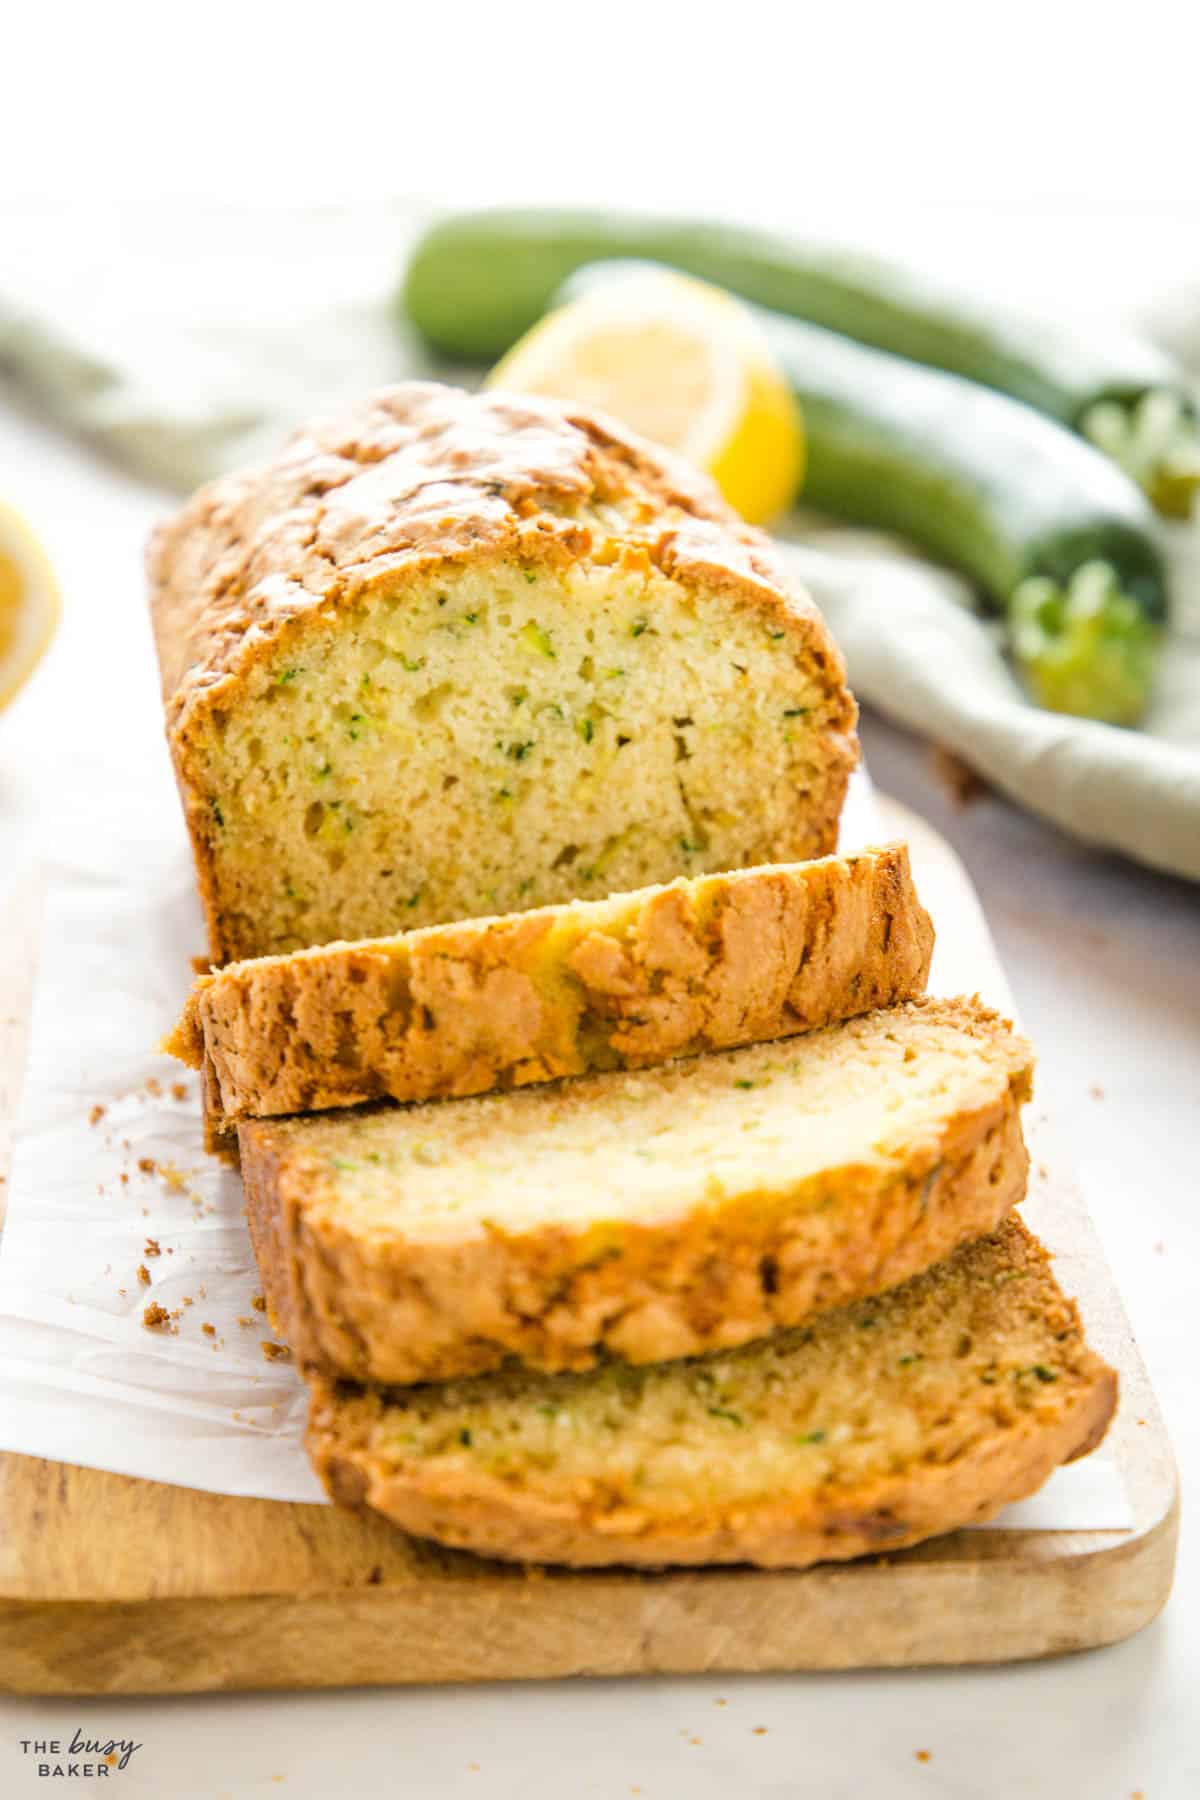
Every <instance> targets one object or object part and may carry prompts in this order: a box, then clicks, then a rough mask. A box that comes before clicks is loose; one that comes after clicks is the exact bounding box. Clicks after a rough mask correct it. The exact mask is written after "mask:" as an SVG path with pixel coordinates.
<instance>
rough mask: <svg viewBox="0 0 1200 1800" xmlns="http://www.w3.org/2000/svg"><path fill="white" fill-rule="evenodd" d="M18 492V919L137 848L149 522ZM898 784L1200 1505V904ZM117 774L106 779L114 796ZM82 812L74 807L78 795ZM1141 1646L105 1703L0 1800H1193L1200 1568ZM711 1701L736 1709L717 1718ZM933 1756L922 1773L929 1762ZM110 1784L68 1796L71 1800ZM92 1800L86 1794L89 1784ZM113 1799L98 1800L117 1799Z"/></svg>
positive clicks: (92, 1705)
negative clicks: (978, 912)
mask: <svg viewBox="0 0 1200 1800" xmlns="http://www.w3.org/2000/svg"><path fill="white" fill-rule="evenodd" d="M0 471H2V476H0V487H2V488H3V491H4V494H5V497H6V498H7V499H9V500H11V501H13V502H15V503H16V504H18V505H20V506H22V507H23V508H24V509H25V510H26V511H27V512H28V513H29V515H30V516H31V518H32V519H33V520H34V522H35V524H36V526H37V527H38V529H39V530H40V531H41V532H42V534H43V535H44V537H45V538H46V540H47V543H48V547H49V548H50V551H51V553H52V555H53V558H54V560H55V562H56V565H57V566H58V568H59V570H60V573H61V577H62V582H63V588H64V600H65V620H64V627H63V631H62V634H61V637H60V640H59V643H58V645H57V646H56V649H55V653H54V656H53V658H52V660H51V661H50V663H49V664H48V665H47V666H46V668H45V669H44V670H43V672H42V674H41V675H40V676H39V678H38V679H37V681H36V682H35V683H34V684H33V685H32V686H31V688H30V689H29V690H28V691H27V693H26V694H25V695H24V696H23V697H22V698H21V700H20V701H19V702H18V703H17V705H16V707H15V708H14V709H13V710H12V711H11V712H10V713H8V714H6V715H4V717H3V718H0V895H2V892H3V888H4V886H5V884H6V883H7V881H8V880H9V879H11V877H12V876H13V874H14V872H15V871H16V869H17V867H18V865H19V862H20V860H21V858H22V857H23V856H25V855H26V854H28V853H29V851H30V849H31V848H32V846H33V845H34V843H35V842H36V840H37V838H38V837H39V834H41V835H43V836H44V837H45V839H46V840H47V841H48V842H50V843H51V844H53V843H54V842H55V841H57V842H59V843H62V842H69V841H71V840H72V839H73V838H75V837H78V836H80V835H85V834H88V833H93V832H97V831H105V832H109V831H118V832H119V831H121V830H122V822H123V821H125V822H126V824H128V822H129V821H130V819H131V817H132V815H133V812H134V811H135V810H136V808H137V805H138V795H139V793H141V792H142V791H144V784H145V782H147V781H161V780H165V779H167V777H166V772H165V765H164V764H162V763H161V762H160V764H159V765H157V766H155V767H151V768H147V767H145V766H140V765H141V764H142V763H143V762H144V759H143V758H142V757H141V753H140V752H137V751H135V750H134V749H132V748H131V744H132V738H131V727H130V721H131V720H132V719H134V718H136V717H137V716H138V715H139V713H141V712H142V711H143V709H144V708H145V707H146V706H149V705H152V704H153V693H154V672H153V667H152V658H151V652H150V646H149V640H148V636H147V633H146V630H145V626H144V622H143V615H142V597H141V575H140V556H141V542H142V538H143V535H144V531H145V528H146V525H147V523H148V522H149V520H150V519H151V518H152V517H153V516H154V514H155V513H156V511H157V510H159V502H158V501H157V500H156V498H155V497H154V496H152V495H148V494H147V493H145V492H144V491H141V490H138V489H135V488H133V487H132V486H131V485H130V484H128V483H126V482H125V481H123V480H122V479H121V478H120V477H118V476H116V475H115V474H113V473H112V472H110V471H108V470H106V469H102V468H99V467H97V466H96V465H94V464H93V463H92V462H91V461H90V460H89V459H88V457H87V456H86V455H85V454H84V453H83V452H82V451H80V450H78V449H75V448H73V447H71V446H69V445H67V444H64V443H63V442H62V441H61V440H60V439H58V438H57V437H56V436H54V435H53V434H52V433H50V432H48V431H45V430H43V429H42V428H40V427H39V426H37V425H36V424H35V423H34V422H33V421H30V420H27V419H24V418H21V417H19V416H16V415H13V414H11V413H9V414H6V413H4V412H3V410H2V409H0ZM865 738H866V744H867V749H868V755H869V757H870V761H871V766H872V769H873V772H874V775H875V778H876V780H877V782H878V783H879V784H880V786H882V787H885V788H890V789H891V790H892V791H893V792H894V793H895V794H897V795H898V796H899V797H900V798H901V799H904V800H906V801H907V802H908V803H909V804H911V805H913V806H915V807H917V808H918V809H919V810H921V811H922V812H924V813H925V814H926V815H927V816H928V817H930V818H931V819H932V820H933V822H934V823H935V824H937V825H938V826H939V828H940V829H941V830H943V831H944V832H945V834H946V836H947V837H948V838H949V839H950V840H951V842H952V843H954V844H955V845H956V847H957V848H958V850H959V851H960V853H961V854H962V855H963V857H964V858H965V860H966V862H967V865H968V867H969V868H970V870H971V872H972V874H973V876H974V878H975V880H976V882H977V883H978V885H979V888H980V890H981V892H982V895H983V898H984V902H985V906H986V908H987V911H988V914H989V917H990V919H991V923H992V926H993V929H994V931H995V933H996V936H997V939H998V942H999V945H1000V949H1001V952H1002V955H1003V957H1004V959H1005V962H1006V964H1007V968H1008V972H1009V975H1010V978H1011V980H1012V984H1013V987H1014V989H1015V991H1016V995H1017V999H1018V1003H1019V1005H1020V1008H1021V1010H1022V1014H1023V1018H1024V1022H1025V1024H1026V1026H1027V1027H1028V1029H1029V1030H1030V1031H1031V1032H1032V1034H1033V1035H1034V1037H1035V1038H1036V1039H1037V1041H1038V1043H1039V1046H1040V1050H1041V1056H1042V1076H1041V1081H1042V1091H1043V1093H1044V1094H1046V1095H1047V1096H1048V1097H1049V1098H1050V1099H1051V1102H1052V1106H1053V1109H1054V1111H1055V1112H1056V1114H1057V1117H1058V1120H1059V1123H1060V1127H1061V1128H1062V1130H1063V1134H1064V1136H1065V1138H1066V1139H1067V1142H1068V1144H1069V1145H1070V1146H1072V1148H1073V1153H1074V1156H1075V1158H1076V1161H1077V1165H1078V1169H1079V1173H1080V1175H1081V1177H1082V1181H1083V1184H1084V1187H1085V1190H1086V1193H1087V1196H1088V1199H1089V1201H1090V1204H1091V1207H1092V1209H1093V1212H1094V1214H1095V1217H1096V1220H1097V1222H1098V1225H1099V1227H1100V1230H1101V1233H1102V1235H1103V1238H1104V1241H1105V1244H1106V1247H1107V1250H1108V1253H1109V1257H1110V1260H1111V1262H1112V1264H1113V1266H1114V1268H1115V1269H1116V1271H1117V1274H1118V1279H1119V1282H1120V1284H1121V1286H1122V1289H1123V1291H1124V1294H1125V1298H1126V1301H1127V1304H1128V1308H1129V1311H1130V1314H1131V1316H1132V1319H1133V1322H1134V1327H1135V1330H1136V1332H1137V1334H1138V1336H1139V1338H1140V1341H1141V1345H1142V1349H1143V1352H1144V1354H1145V1357H1146V1361H1147V1363H1148V1365H1149V1367H1150V1370H1151V1374H1152V1376H1153V1379H1154V1381H1155V1384H1156V1386H1157V1388H1158V1392H1159V1395H1160V1397H1161V1399H1162V1402H1163V1405H1164V1408H1165V1411H1166V1415H1167V1420H1168V1424H1169V1426H1170V1429H1171V1431H1172V1433H1173V1436H1174V1440H1175V1445H1176V1450H1177V1453H1178V1457H1179V1461H1180V1465H1181V1469H1182V1474H1183V1483H1184V1491H1185V1495H1186V1493H1187V1492H1188V1490H1189V1489H1191V1490H1194V1489H1195V1488H1196V1487H1197V1486H1200V1404H1198V1403H1197V1399H1196V1387H1195V1378H1194V1366H1195V1351H1194V1344H1193V1341H1192V1339H1191V1327H1192V1323H1193V1319H1194V1315H1195V1311H1196V1299H1195V1294H1196V1271H1197V1269H1198V1268H1200V1214H1198V1207H1197V1201H1198V1200H1200V1192H1198V1183H1197V1170H1198V1169H1200V1104H1198V1095H1200V892H1197V891H1196V890H1194V889H1189V888H1186V887H1185V886H1183V885H1182V884H1177V883H1173V882H1171V881H1168V880H1165V879H1163V878H1161V877H1156V876H1152V875H1149V874H1146V873H1143V872H1141V871H1139V870H1137V869H1135V868H1133V867H1131V866H1129V865H1125V864H1122V863H1119V862H1116V861H1113V860H1111V859H1108V858H1105V857H1100V856H1096V855H1093V854H1092V853H1090V852H1088V851H1087V850H1085V849H1082V848H1080V847H1079V846H1076V845H1072V844H1070V843H1068V842H1067V841H1065V840H1064V839H1062V838H1060V837H1057V836H1055V835H1054V834H1052V833H1051V832H1050V831H1048V830H1047V829H1045V828H1043V827H1042V826H1040V825H1038V824H1037V823H1035V822H1034V821H1032V820H1030V819H1028V818H1025V817H1022V816H1020V815H1018V814H1016V813H1015V812H1014V811H1013V810H1012V809H1010V808H1009V807H1008V806H1006V805H1004V804H1002V803H1000V802H998V801H993V800H991V799H984V800H981V801H979V802H977V803H976V804H975V805H973V806H972V807H970V808H969V809H968V810H966V811H962V812H958V811H955V810H954V808H953V807H952V805H951V804H950V802H949V801H948V799H947V797H946V796H945V794H944V793H943V791H942V789H941V788H940V787H939V785H938V783H937V781H936V780H935V779H934V778H933V777H932V775H931V773H930V769H929V763H928V756H927V752H926V750H925V749H924V747H923V746H920V745H917V744H914V743H913V742H912V741H910V740H906V739H904V738H902V737H901V736H900V735H899V734H897V733H895V732H893V731H891V730H890V729H889V728H888V727H887V726H886V725H884V724H883V723H881V722H880V721H877V720H869V721H867V724H866V729H865ZM97 773H99V775H100V777H101V779H100V780H99V781H97V780H96V775H97ZM81 796H82V798H81ZM1189 1539H1190V1534H1189V1532H1188V1531H1187V1529H1186V1520H1185V1531H1184V1535H1183V1544H1182V1550H1181V1557H1180V1565H1179V1577H1178V1581H1177V1585H1176V1591H1175V1595H1174V1598H1173V1600H1172V1602H1171V1604H1170V1606H1169V1607H1168V1609H1167V1611H1166V1613H1165V1614H1164V1616H1163V1617H1162V1618H1161V1619H1160V1620H1159V1621H1158V1623H1157V1624H1155V1625H1154V1626H1152V1627H1151V1628H1150V1629H1149V1630H1147V1631H1146V1632H1144V1633H1143V1634H1142V1635H1141V1636H1140V1637H1138V1638H1137V1639H1135V1640H1133V1641H1132V1642H1130V1643H1127V1644H1125V1645H1121V1646H1118V1647H1117V1648H1115V1649H1112V1650H1106V1651H1101V1652H1096V1653H1093V1654H1089V1655H1086V1656H1082V1657H1077V1658H1074V1659H1070V1660H1060V1661H1056V1662H1049V1663H1044V1664H1040V1665H1034V1666H1023V1667H1006V1668H999V1669H994V1670H982V1669H980V1670H968V1671H962V1672H930V1671H914V1672H910V1673H903V1674H868V1675H844V1676H796V1677H786V1676H780V1677H755V1678H752V1679H744V1680H737V1679H731V1678H728V1677H715V1678H712V1679H704V1680H694V1679H693V1680H686V1681H683V1680H655V1681H639V1682H628V1683H616V1682H579V1683H570V1684H568V1683H562V1684H555V1685H534V1686H524V1687H519V1688H518V1687H513V1688H499V1687H493V1688H487V1689H441V1690H418V1691H398V1692H380V1693H372V1692H365V1691H364V1692H353V1693H344V1694H322V1695H288V1696H236V1697H231V1696H220V1697H213V1698H206V1699H186V1698H185V1699H178V1700H157V1701H130V1700H117V1701H113V1702H107V1701H87V1702H72V1703H66V1704H63V1703H59V1702H41V1701H32V1700H24V1699H20V1700H13V1699H5V1700H2V1701H0V1792H3V1794H4V1795H5V1796H8V1795H12V1796H14V1797H16V1796H22V1795H25V1794H27V1793H28V1794H33V1793H42V1792H45V1791H46V1789H45V1787H44V1785H43V1784H42V1783H40V1782H39V1781H38V1780H37V1778H36V1773H35V1768H36V1759H35V1758H33V1757H25V1756H23V1755H22V1752H21V1749H20V1740H21V1739H33V1738H46V1737H53V1736H58V1737H68V1738H69V1736H70V1734H71V1732H72V1730H74V1729H75V1728H76V1727H77V1726H78V1727H82V1728H83V1729H84V1730H85V1731H88V1732H90V1733H93V1734H95V1735H105V1736H108V1735H113V1736H117V1737H122V1736H124V1737H129V1736H132V1737H134V1738H136V1739H137V1740H139V1741H140V1743H141V1744H142V1745H143V1748H142V1749H141V1750H140V1751H139V1752H138V1753H137V1755H136V1756H135V1758H134V1759H133V1761H132V1762H131V1764H130V1766H129V1767H128V1769H127V1770H126V1771H124V1772H123V1773H122V1774H121V1775H120V1776H119V1779H120V1781H121V1782H122V1783H123V1791H126V1792H129V1793H133V1794H146V1795H151V1794H152V1795H155V1796H156V1797H160V1796H170V1797H171V1800H191V1797H192V1796H196V1797H197V1800H199V1797H200V1796H206V1797H212V1800H215V1797H216V1796H220V1795H229V1796H236V1797H237V1800H240V1797H241V1796H243V1795H249V1796H253V1795H259V1794H261V1795H270V1794H275V1793H280V1794H282V1795H285V1796H295V1797H301V1796H302V1797H303V1800H310V1797H311V1800H324V1797H325V1796H328V1795H331V1794H334V1793H340V1792H343V1791H351V1790H350V1788H349V1786H348V1784H349V1782H350V1779H351V1778H350V1775H349V1773H348V1772H349V1771H350V1770H353V1777H352V1791H354V1792H356V1793H358V1794H362V1795H365V1796H375V1795H380V1796H382V1795H393V1794H395V1795H403V1796H422V1797H423V1796H441V1795H448V1794H451V1793H454V1794H457V1793H459V1792H460V1791H461V1792H462V1793H464V1794H478V1795H480V1796H481V1797H483V1796H486V1797H487V1800H500V1797H501V1796H517V1795H520V1796H521V1797H522V1800H550V1797H551V1796H554V1797H555V1800H557V1797H558V1796H564V1795H570V1796H572V1800H574V1797H575V1796H580V1797H583V1796H592V1795H595V1796H624V1795H629V1794H636V1793H639V1792H640V1793H641V1794H642V1795H643V1796H645V1800H675V1797H677V1796H687V1800H707V1797H708V1796H714V1797H716V1796H720V1797H721V1800H729V1797H730V1796H735V1797H738V1800H740V1797H741V1796H771V1797H775V1796H778V1797H780V1800H782V1797H783V1796H793V1795H802V1794H803V1795H815V1796H821V1797H822V1800H861V1797H865V1796H870V1797H871V1800H874V1797H876V1796H882V1797H883V1800H891V1797H892V1796H898V1797H900V1800H907V1797H908V1796H910V1795H912V1796H918V1795H939V1796H944V1797H949V1800H959V1797H964V1796H965V1797H969V1800H975V1797H976V1796H978V1797H979V1800H1000V1797H1001V1796H1003V1797H1005V1800H1007V1797H1008V1796H1011V1795H1015V1794H1022V1795H1031V1796H1039V1797H1040V1796H1043V1795H1044V1796H1047V1800H1049V1797H1050V1796H1054V1797H1055V1800H1059V1797H1061V1796H1068V1795H1069V1796H1081V1797H1084V1800H1093V1797H1095V1800H1110V1797H1111V1800H1129V1797H1130V1796H1132V1795H1134V1794H1135V1793H1136V1792H1138V1791H1140V1792H1141V1793H1143V1794H1144V1795H1145V1797H1146V1800H1188V1797H1189V1796H1195V1795H1197V1794H1200V1718H1198V1706H1197V1699H1196V1689H1195V1681H1196V1674H1197V1671H1198V1670H1200V1559H1198V1558H1197V1556H1196V1554H1195V1552H1194V1548H1193V1545H1192V1544H1191V1542H1190V1541H1189ZM721 1703H723V1704H721ZM918 1750H922V1751H924V1750H927V1751H929V1753H930V1756H929V1760H928V1761H918V1760H917V1757H916V1754H915V1753H916V1752H917V1751H918ZM89 1785H93V1784H89V1783H84V1782H78V1783H76V1784H75V1786H76V1787H83V1786H89ZM97 1785H98V1784H97ZM106 1791H107V1784H106Z"/></svg>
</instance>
